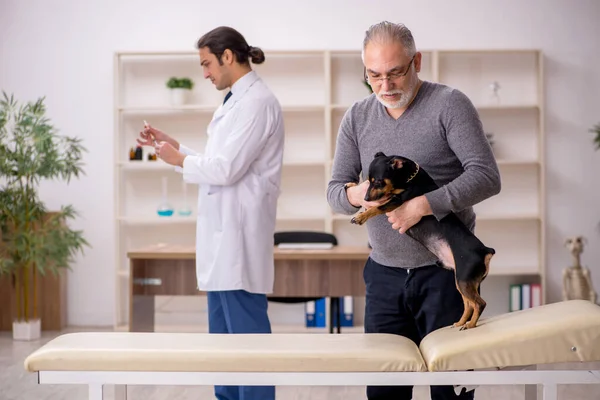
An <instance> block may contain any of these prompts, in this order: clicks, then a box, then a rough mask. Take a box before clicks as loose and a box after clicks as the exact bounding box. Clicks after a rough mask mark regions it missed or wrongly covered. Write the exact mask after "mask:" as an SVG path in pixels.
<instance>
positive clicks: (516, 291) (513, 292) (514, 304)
mask: <svg viewBox="0 0 600 400" xmlns="http://www.w3.org/2000/svg"><path fill="white" fill-rule="evenodd" d="M520 309H521V285H510V297H509V305H508V311H511V312H512V311H518V310H520Z"/></svg>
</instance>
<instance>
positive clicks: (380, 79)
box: [364, 56, 415, 84]
mask: <svg viewBox="0 0 600 400" xmlns="http://www.w3.org/2000/svg"><path fill="white" fill-rule="evenodd" d="M414 60H415V56H413V57H412V58H411V59H410V62H409V63H408V66H407V67H406V71H404V72H402V73H400V72H392V73H391V74H389V75H387V76H376V77H373V76H369V74H367V68H366V67H365V68H364V75H365V80H366V81H367V82H369V83H377V84H381V83H382V82H383V81H384V80H389V81H390V82H392V81H395V80H398V79H400V78H403V77H405V76H406V74H408V72H409V71H410V66H411V64H412V62H413V61H414Z"/></svg>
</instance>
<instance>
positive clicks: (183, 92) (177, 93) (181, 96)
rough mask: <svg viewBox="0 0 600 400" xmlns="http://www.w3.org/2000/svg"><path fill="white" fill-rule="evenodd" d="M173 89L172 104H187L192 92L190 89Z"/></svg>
mask: <svg viewBox="0 0 600 400" xmlns="http://www.w3.org/2000/svg"><path fill="white" fill-rule="evenodd" d="M170 90H171V105H172V106H182V105H184V104H187V102H188V96H189V94H190V90H189V89H184V88H174V89H170Z"/></svg>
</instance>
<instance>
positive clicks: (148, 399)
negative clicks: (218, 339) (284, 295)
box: [0, 329, 600, 400]
mask: <svg viewBox="0 0 600 400" xmlns="http://www.w3.org/2000/svg"><path fill="white" fill-rule="evenodd" d="M72 331H75V330H74V329H70V330H68V332H72ZM65 332H67V331H65ZM61 333H62V332H61ZM57 334H58V333H57V332H54V333H44V335H43V337H42V339H41V340H39V341H33V342H17V341H13V340H12V336H11V333H10V332H0V400H76V399H86V398H87V392H86V387H85V386H79V385H72V386H71V385H60V386H53V385H38V384H37V380H36V376H35V374H31V373H28V372H26V371H25V370H24V368H23V360H24V359H25V357H27V355H29V354H30V353H31V352H33V351H34V350H36V349H37V348H38V347H40V346H41V345H43V344H44V343H46V342H47V341H48V340H50V339H52V338H53V337H55V336H56V335H57ZM577 368H595V369H600V363H596V364H595V365H591V366H590V365H580V366H577ZM414 393H415V395H414V399H415V400H427V399H429V395H428V388H427V387H417V388H415V391H414ZM112 398H113V393H112V388H110V387H109V388H108V389H107V394H106V395H105V399H112ZM475 398H476V399H477V400H492V399H494V400H498V399H501V400H513V399H514V400H521V399H523V398H524V387H523V386H513V387H507V386H488V387H480V388H478V389H477V391H476V396H475ZM128 399H135V400H138V399H139V400H142V399H143V400H163V399H164V400H166V399H169V400H174V399H178V400H203V399H214V395H213V390H212V387H182V386H172V387H164V386H163V387H146V386H144V387H130V388H129V389H128ZM277 399H278V400H304V399H313V400H342V399H343V400H359V399H366V396H365V391H364V387H289V386H287V387H278V388H277ZM559 399H561V400H595V399H600V386H564V387H560V388H559Z"/></svg>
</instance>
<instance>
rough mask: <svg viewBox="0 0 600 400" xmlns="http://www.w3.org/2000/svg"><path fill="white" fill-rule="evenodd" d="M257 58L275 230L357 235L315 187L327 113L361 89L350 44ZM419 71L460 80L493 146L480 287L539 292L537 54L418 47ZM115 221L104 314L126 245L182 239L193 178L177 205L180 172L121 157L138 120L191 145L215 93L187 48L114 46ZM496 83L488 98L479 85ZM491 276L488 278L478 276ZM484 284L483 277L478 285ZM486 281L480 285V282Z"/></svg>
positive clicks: (323, 167)
mask: <svg viewBox="0 0 600 400" xmlns="http://www.w3.org/2000/svg"><path fill="white" fill-rule="evenodd" d="M265 54H266V62H265V63H264V64H262V65H255V66H253V68H254V69H255V70H256V71H257V72H258V74H259V75H260V76H261V77H262V78H263V79H264V80H265V82H266V83H267V84H268V85H269V86H270V88H271V89H272V90H273V92H274V93H275V95H276V96H277V97H278V98H279V101H280V102H281V104H282V107H283V110H284V118H285V128H286V144H285V155H284V164H285V165H284V170H283V179H282V194H281V197H280V200H279V203H278V222H277V229H281V230H287V229H310V230H322V231H327V232H332V233H334V234H335V235H336V236H337V238H338V240H339V242H340V244H343V245H366V244H367V235H366V229H365V228H364V227H358V226H356V225H352V224H350V222H349V221H350V217H348V216H339V215H335V214H333V213H332V211H331V209H330V208H329V206H328V204H327V201H326V196H325V190H326V187H327V182H328V180H329V178H330V176H331V163H332V160H333V155H334V151H335V142H336V136H337V131H338V127H339V123H340V121H341V118H342V117H343V115H344V113H345V112H346V110H347V108H348V107H349V106H350V105H352V104H353V102H355V101H357V100H359V99H362V98H364V97H365V96H367V95H368V94H369V91H368V89H367V88H366V87H365V86H364V84H363V82H362V78H363V64H362V61H361V57H360V51H359V50H357V51H265ZM422 54H423V61H422V64H423V65H422V70H421V73H420V77H421V78H422V79H424V80H431V81H435V82H441V83H445V84H448V85H450V86H452V87H455V88H458V89H460V90H462V91H463V92H464V93H465V94H466V95H467V96H469V98H470V99H471V100H472V101H473V103H474V104H475V106H476V107H477V108H478V110H479V112H480V116H481V119H482V122H483V125H484V129H485V131H486V132H490V133H493V134H494V137H493V140H494V152H495V154H496V157H497V160H498V164H499V168H500V172H501V175H502V185H503V187H502V192H501V193H500V194H499V195H498V196H496V197H494V198H491V199H488V200H486V201H484V202H482V203H481V204H479V205H477V206H476V207H475V209H476V212H477V215H478V220H477V227H476V233H477V234H478V235H479V236H480V237H481V238H482V240H483V241H484V242H485V243H486V244H488V245H490V246H492V247H494V248H495V249H496V251H497V254H496V256H495V257H494V259H493V262H492V269H491V272H490V273H491V276H490V278H489V279H488V280H490V281H492V280H493V279H495V278H496V277H498V278H499V279H500V281H501V282H499V283H498V284H501V286H502V287H500V288H497V287H495V288H493V289H492V291H493V292H494V293H497V294H498V296H500V300H495V301H494V302H495V303H496V304H498V302H504V303H503V304H500V305H499V307H500V309H501V311H503V310H504V308H506V306H505V305H507V304H508V286H507V283H508V282H518V281H521V280H522V281H526V282H542V293H543V296H542V297H543V299H542V301H545V288H544V285H543V283H544V276H545V234H544V231H545V219H544V218H545V217H544V215H545V204H544V193H545V176H544V170H545V167H544V125H543V121H544V118H543V117H544V112H543V109H544V108H543V98H544V96H543V57H542V54H541V53H540V52H539V51H537V50H510V49H509V50H439V51H438V50H429V51H422ZM114 68H115V87H114V92H115V100H114V101H115V110H114V113H115V139H114V143H115V154H114V156H115V157H114V159H115V179H114V182H115V196H116V197H115V202H116V203H115V204H116V208H115V216H114V219H115V229H116V243H115V245H116V248H117V259H116V260H115V261H116V263H117V276H116V284H117V286H116V288H117V298H116V307H117V309H116V320H115V325H116V326H120V325H122V324H124V323H126V322H127V316H128V309H127V307H128V302H127V292H128V287H129V281H128V260H127V258H126V252H127V251H128V250H129V249H130V248H135V247H139V246H144V245H148V244H153V243H158V242H174V243H180V244H189V245H193V244H194V242H195V218H196V202H197V186H195V185H188V186H187V201H188V205H189V206H190V207H191V208H192V211H193V212H192V215H191V216H188V217H184V216H179V215H177V212H178V210H179V209H180V208H182V207H184V199H183V196H182V194H183V190H184V187H183V184H182V179H181V175H180V174H178V173H176V172H175V171H174V169H173V168H172V167H170V166H168V165H166V164H165V163H163V162H162V161H160V160H158V161H148V160H147V154H148V152H149V151H150V152H152V150H151V149H150V150H148V148H144V155H143V156H144V160H142V161H129V150H130V148H131V147H134V146H135V138H136V137H137V135H138V133H139V131H140V130H141V128H142V126H143V120H146V121H148V122H149V123H151V124H152V125H153V126H155V127H157V128H159V129H162V130H164V131H165V132H168V133H169V134H171V135H172V136H174V137H176V138H177V139H178V140H180V141H181V142H183V143H185V144H187V145H190V146H191V147H193V148H195V149H197V150H199V151H201V150H202V149H203V147H204V145H205V141H206V136H205V133H204V132H205V128H206V126H207V125H208V123H209V122H210V120H211V118H212V113H213V112H214V110H215V109H216V108H217V107H218V105H219V104H220V103H221V102H222V99H223V96H224V94H225V93H221V92H218V91H217V90H215V88H214V86H213V85H212V84H211V83H210V82H209V81H206V80H204V79H203V78H202V71H201V68H200V66H199V60H198V56H197V53H196V52H193V51H191V52H154V53H147V52H146V53H142V52H137V53H136V52H123V53H117V54H115V59H114ZM171 76H179V77H182V76H187V77H190V78H192V79H193V80H194V82H195V86H194V89H193V91H192V95H191V97H190V102H189V104H188V105H184V106H177V107H174V106H171V105H170V103H169V92H168V89H167V88H166V85H165V83H166V81H167V80H168V78H169V77H171ZM492 82H497V83H498V84H499V85H500V89H499V91H498V93H499V97H500V101H499V102H498V99H496V98H494V97H493V96H491V94H492V91H491V89H490V84H491V83H492ZM163 177H167V179H168V187H169V192H168V193H169V195H168V201H169V203H170V204H171V205H172V206H173V207H174V209H175V214H174V215H173V216H172V217H159V216H158V215H157V212H156V209H157V207H158V205H159V202H160V201H161V179H162V178H163ZM484 285H488V286H490V285H495V283H487V281H486V283H484ZM490 287H491V286H490ZM486 290H490V289H486Z"/></svg>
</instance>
